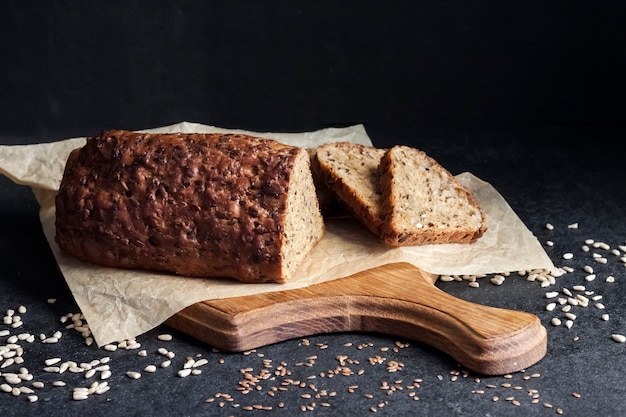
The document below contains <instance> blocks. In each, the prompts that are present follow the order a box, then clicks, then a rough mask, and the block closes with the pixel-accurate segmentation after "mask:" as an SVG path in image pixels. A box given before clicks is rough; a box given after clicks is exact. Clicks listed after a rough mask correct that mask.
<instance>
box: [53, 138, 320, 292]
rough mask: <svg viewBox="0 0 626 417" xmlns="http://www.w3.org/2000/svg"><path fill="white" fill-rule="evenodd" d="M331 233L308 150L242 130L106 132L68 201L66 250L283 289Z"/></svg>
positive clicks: (67, 184)
mask: <svg viewBox="0 0 626 417" xmlns="http://www.w3.org/2000/svg"><path fill="white" fill-rule="evenodd" d="M324 231H325V228H324V221H323V218H322V215H321V213H320V209H319V204H318V200H317V197H316V194H315V187H314V184H313V177H312V174H311V169H310V159H309V154H308V153H307V151H306V150H305V149H301V148H298V147H293V146H287V145H284V144H281V143H279V142H276V141H273V140H271V139H264V138H257V137H251V136H246V135H239V134H182V133H174V134H145V133H135V132H129V131H122V130H112V131H104V132H102V133H101V134H99V135H97V136H94V137H91V138H88V139H87V141H86V144H85V145H84V146H83V147H82V148H79V149H76V150H74V151H73V152H72V153H71V155H70V156H69V158H68V161H67V164H66V167H65V171H64V175H63V179H62V182H61V186H60V190H59V192H58V195H57V197H56V237H55V239H56V242H57V243H58V245H59V247H60V248H61V249H63V250H64V251H67V252H68V253H70V254H72V255H74V256H75V257H77V258H79V259H81V260H84V261H88V262H92V263H95V264H99V265H104V266H109V267H117V268H134V269H148V270H155V271H167V272H171V273H175V274H180V275H186V276H195V277H231V278H235V279H237V280H240V281H242V282H250V283H261V282H276V283H283V282H285V281H288V280H289V279H290V278H292V277H293V275H294V272H295V271H296V269H297V267H298V266H299V265H300V264H301V262H302V261H303V259H304V258H305V257H306V256H307V255H308V253H309V252H310V251H311V250H312V249H313V247H314V246H315V245H316V244H317V243H318V242H319V240H321V238H322V236H323V234H324Z"/></svg>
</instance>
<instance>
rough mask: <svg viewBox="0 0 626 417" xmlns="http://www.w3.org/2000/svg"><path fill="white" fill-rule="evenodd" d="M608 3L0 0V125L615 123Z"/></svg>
mask: <svg viewBox="0 0 626 417" xmlns="http://www.w3.org/2000/svg"><path fill="white" fill-rule="evenodd" d="M621 4H622V2H576V1H575V2H572V1H549V2H546V1H507V2H499V1H494V2H489V1H466V2H455V1H445V0H427V1H384V2H377V1H371V2H370V1H352V0H349V1H315V2H299V1H271V2H268V1H235V2H230V1H228V2H220V1H191V0H178V1H144V2H142V1H135V0H130V1H108V2H92V1H86V2H81V1H53V2H48V1H44V2H40V1H24V0H11V1H4V2H3V4H2V12H1V15H0V56H1V57H2V68H1V72H0V121H1V123H2V130H3V134H5V135H8V136H15V137H28V138H32V140H33V141H40V140H49V139H60V138H65V137H73V136H83V135H89V134H92V133H95V132H97V131H99V130H101V129H104V128H125V129H141V128H150V127H156V126H162V125H166V124H171V123H177V122H180V121H183V120H185V121H194V122H201V123H207V124H211V125H215V126H220V127H236V128H246V129H249V130H257V131H303V130H311V129H316V128H320V127H327V126H343V125H349V124H355V123H364V124H366V126H371V127H373V128H377V127H387V126H390V127H397V126H409V127H415V128H416V129H431V131H432V130H433V129H434V130H435V131H436V130H437V129H446V130H450V129H453V130H455V131H461V132H464V131H492V130H494V129H498V130H502V129H505V130H515V129H519V128H533V129H534V128H538V127H545V126H555V125H557V126H563V125H576V126H580V125H587V126H588V125H593V126H596V125H602V126H623V124H624V122H625V115H626V94H625V93H626V89H625V83H624V74H626V64H625V62H626V49H625V46H626V42H625V41H626V36H625V35H626V33H625V30H624V28H623V18H624V13H623V10H624V8H623V7H622V6H619V5H621ZM406 141H411V138H410V137H407V138H406Z"/></svg>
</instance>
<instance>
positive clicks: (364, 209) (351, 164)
mask: <svg viewBox="0 0 626 417" xmlns="http://www.w3.org/2000/svg"><path fill="white" fill-rule="evenodd" d="M384 153H385V151H384V150H383V149H378V148H375V147H373V146H367V145H362V144H358V143H350V142H330V143H326V144H323V145H320V146H319V147H318V148H317V152H316V155H315V157H314V159H313V161H312V169H313V173H314V175H315V178H318V179H319V180H318V181H319V184H320V185H318V188H321V187H322V186H325V187H326V188H327V189H328V190H329V191H330V192H331V193H332V194H333V195H334V196H335V197H336V199H337V200H338V201H339V202H340V204H341V205H342V206H343V207H344V208H345V209H346V210H347V211H348V212H350V213H351V214H352V216H354V217H355V218H356V219H357V220H359V221H360V222H361V223H363V225H365V226H366V227H367V228H368V229H369V230H370V231H371V232H372V233H374V234H375V235H379V234H380V227H381V225H382V219H381V216H380V187H379V171H378V165H379V163H380V159H381V158H382V156H383V155H384Z"/></svg>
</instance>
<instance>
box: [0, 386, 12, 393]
mask: <svg viewBox="0 0 626 417" xmlns="http://www.w3.org/2000/svg"><path fill="white" fill-rule="evenodd" d="M12 390H13V387H11V386H10V385H9V384H0V391H3V392H11V391H12Z"/></svg>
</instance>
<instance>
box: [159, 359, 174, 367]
mask: <svg viewBox="0 0 626 417" xmlns="http://www.w3.org/2000/svg"><path fill="white" fill-rule="evenodd" d="M171 364H172V361H170V360H165V361H163V362H161V368H167V367H168V366H170V365H171Z"/></svg>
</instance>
